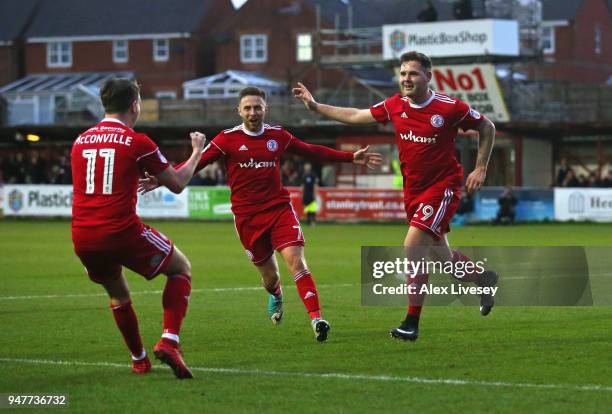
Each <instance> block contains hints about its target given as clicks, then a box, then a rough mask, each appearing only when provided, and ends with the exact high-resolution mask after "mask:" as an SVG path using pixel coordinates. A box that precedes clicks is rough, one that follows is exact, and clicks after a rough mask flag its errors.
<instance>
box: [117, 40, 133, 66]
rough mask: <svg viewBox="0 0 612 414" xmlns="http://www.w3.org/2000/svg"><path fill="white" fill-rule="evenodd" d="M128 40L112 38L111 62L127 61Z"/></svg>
mask: <svg viewBox="0 0 612 414" xmlns="http://www.w3.org/2000/svg"><path fill="white" fill-rule="evenodd" d="M128 57H129V52H128V41H127V40H114V41H113V62H115V63H125V62H127V61H128Z"/></svg>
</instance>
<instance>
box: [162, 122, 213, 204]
mask: <svg viewBox="0 0 612 414" xmlns="http://www.w3.org/2000/svg"><path fill="white" fill-rule="evenodd" d="M189 135H190V137H191V147H192V149H193V151H192V152H191V156H190V157H189V159H187V161H185V163H184V164H183V166H182V167H181V168H179V169H178V170H175V169H174V168H166V169H165V170H164V171H162V172H160V173H159V174H157V175H155V178H156V179H157V181H158V182H159V184H160V185H163V186H166V187H167V188H168V190H170V191H172V192H173V193H176V194H178V193H180V192H181V191H183V189H184V188H185V187H186V186H187V183H188V182H189V179H191V177H192V176H193V173H194V171H195V168H196V166H197V165H198V161H200V154H201V153H202V149H204V143H205V142H206V136H205V135H204V134H202V133H200V132H192V133H190V134H189Z"/></svg>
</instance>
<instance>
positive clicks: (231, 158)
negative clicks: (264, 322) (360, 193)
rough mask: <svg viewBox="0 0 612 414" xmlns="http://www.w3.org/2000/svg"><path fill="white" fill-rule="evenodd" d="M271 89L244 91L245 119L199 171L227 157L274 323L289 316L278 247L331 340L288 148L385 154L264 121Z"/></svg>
mask: <svg viewBox="0 0 612 414" xmlns="http://www.w3.org/2000/svg"><path fill="white" fill-rule="evenodd" d="M266 111H267V106H266V94H265V92H264V91H263V90H261V89H259V88H256V87H247V88H244V89H243V90H241V91H240V94H239V101H238V115H240V117H241V118H242V124H241V125H238V126H236V127H234V128H230V129H227V130H225V131H223V132H221V133H220V134H218V135H217V136H216V137H215V138H214V139H213V140H212V141H211V143H210V145H208V146H207V147H206V149H205V150H204V152H203V153H202V157H201V159H200V162H199V164H198V167H197V169H196V171H198V170H200V169H202V168H204V167H205V166H206V165H208V164H210V163H212V162H214V161H216V160H218V159H224V161H225V164H226V167H227V168H226V169H227V182H228V185H229V187H230V190H231V203H232V212H233V213H234V216H235V224H236V231H237V232H238V237H239V238H240V242H241V243H242V245H243V246H244V248H245V250H246V253H247V255H248V256H249V258H250V259H251V261H252V262H253V264H254V265H255V266H256V267H257V269H258V270H259V272H260V274H261V278H262V282H263V286H264V288H265V289H266V290H267V291H268V292H269V294H270V296H269V299H268V315H269V316H270V319H271V320H272V322H273V323H274V324H277V323H279V322H281V320H282V318H283V294H282V289H281V285H280V275H279V270H278V264H277V262H276V257H275V256H274V251H278V252H279V253H280V254H281V256H282V257H283V260H284V261H285V263H286V264H287V269H288V270H289V272H290V273H291V275H293V279H294V280H295V283H296V286H297V290H298V293H299V295H300V298H301V299H302V302H303V303H304V306H305V307H306V310H307V311H308V314H309V315H310V318H311V326H312V328H313V330H314V332H315V337H316V339H317V340H318V341H319V342H322V341H325V340H326V339H327V335H328V331H329V329H330V326H329V323H328V322H327V321H326V320H324V319H323V318H322V317H321V310H320V305H319V294H318V292H317V288H316V286H315V283H314V280H313V278H312V275H311V273H310V270H309V269H308V267H307V266H306V260H305V258H304V235H303V233H302V228H301V226H300V222H299V220H298V218H297V215H296V214H295V211H294V210H293V206H292V205H291V202H290V198H289V192H288V191H287V190H286V189H285V188H284V187H283V185H282V183H281V179H280V157H281V156H282V155H283V153H290V154H296V155H301V156H304V157H306V158H310V159H312V160H316V161H320V162H352V163H355V164H364V165H367V166H368V167H369V168H374V166H375V165H378V164H380V163H381V159H382V158H381V156H380V154H374V153H368V152H367V151H368V147H366V148H362V149H360V150H358V151H356V152H355V153H352V152H347V151H337V150H334V149H331V148H327V147H324V146H321V145H311V144H306V143H304V142H302V141H300V140H299V139H297V138H296V137H294V136H293V135H291V134H290V133H289V132H287V131H286V130H284V129H283V128H282V127H280V126H270V125H267V124H264V118H265V115H266ZM157 185H158V180H156V179H155V178H153V177H149V178H147V179H144V180H141V190H142V191H144V192H146V191H150V190H151V189H153V188H155V187H157Z"/></svg>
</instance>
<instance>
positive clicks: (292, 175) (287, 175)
mask: <svg viewBox="0 0 612 414" xmlns="http://www.w3.org/2000/svg"><path fill="white" fill-rule="evenodd" d="M281 180H282V182H283V185H284V186H299V185H301V182H300V174H299V173H298V170H297V168H296V167H295V163H294V162H293V161H292V160H285V161H284V162H283V165H282V167H281Z"/></svg>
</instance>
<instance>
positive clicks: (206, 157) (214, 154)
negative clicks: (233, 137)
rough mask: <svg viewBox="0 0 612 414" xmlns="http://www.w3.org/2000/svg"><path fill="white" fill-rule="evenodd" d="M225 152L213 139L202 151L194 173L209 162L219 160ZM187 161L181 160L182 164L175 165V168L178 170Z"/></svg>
mask: <svg viewBox="0 0 612 414" xmlns="http://www.w3.org/2000/svg"><path fill="white" fill-rule="evenodd" d="M223 154H224V153H223V152H222V151H221V149H220V148H219V147H218V146H217V144H216V143H215V140H212V141H211V142H210V143H209V144H208V145H207V146H206V147H204V150H203V151H202V155H200V161H199V162H198V165H197V167H196V169H195V172H194V175H195V174H196V173H197V172H198V171H200V170H201V169H202V168H204V167H206V166H207V165H208V164H212V163H213V162H215V161H217V160H218V159H219V158H221V156H222V155H223ZM186 162H187V160H185V161H183V162H181V163H180V164H177V165H175V166H174V169H175V170H178V169H179V168H181V167H182V166H183V164H185V163H186Z"/></svg>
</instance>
